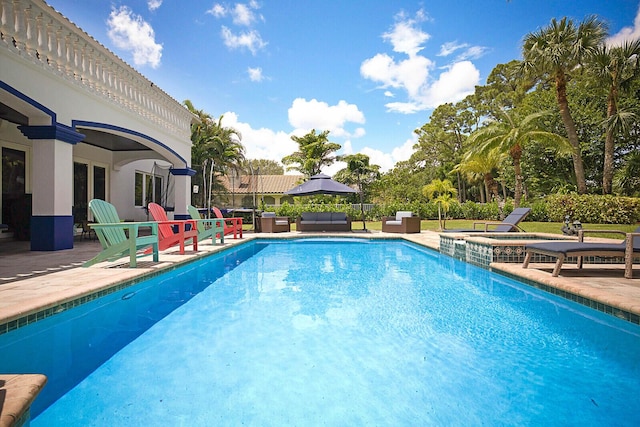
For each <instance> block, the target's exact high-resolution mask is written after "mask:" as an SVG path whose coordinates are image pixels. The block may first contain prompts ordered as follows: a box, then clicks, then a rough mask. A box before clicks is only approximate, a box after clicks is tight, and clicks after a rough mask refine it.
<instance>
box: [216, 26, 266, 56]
mask: <svg viewBox="0 0 640 427" xmlns="http://www.w3.org/2000/svg"><path fill="white" fill-rule="evenodd" d="M221 34H222V40H223V41H224V45H225V46H227V47H228V48H229V49H232V50H233V49H242V48H246V49H248V50H249V51H250V52H251V53H252V54H253V55H255V54H256V53H257V52H258V50H260V49H262V48H264V47H265V46H266V45H267V43H266V42H265V41H264V40H262V37H260V33H258V32H257V31H255V30H250V31H245V32H241V33H239V34H234V33H233V32H232V31H231V30H230V29H229V28H227V27H225V26H223V27H222V30H221Z"/></svg>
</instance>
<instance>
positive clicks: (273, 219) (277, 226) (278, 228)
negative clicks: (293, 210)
mask: <svg viewBox="0 0 640 427" xmlns="http://www.w3.org/2000/svg"><path fill="white" fill-rule="evenodd" d="M260 230H261V231H262V232H263V233H282V232H287V231H291V223H290V222H289V217H287V216H276V213H275V212H263V213H262V217H261V218H260Z"/></svg>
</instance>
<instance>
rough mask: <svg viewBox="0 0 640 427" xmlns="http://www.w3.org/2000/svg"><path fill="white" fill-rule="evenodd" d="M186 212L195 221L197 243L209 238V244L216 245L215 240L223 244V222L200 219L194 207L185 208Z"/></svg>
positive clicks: (215, 219) (218, 219)
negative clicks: (217, 239)
mask: <svg viewBox="0 0 640 427" xmlns="http://www.w3.org/2000/svg"><path fill="white" fill-rule="evenodd" d="M187 211H188V212H189V215H190V216H191V219H193V220H195V221H196V228H197V229H198V241H201V240H204V239H206V238H209V237H211V243H213V244H215V243H216V238H219V239H220V243H224V225H223V223H224V221H223V220H221V219H220V218H202V215H200V211H198V208H196V207H195V206H191V205H189V206H187Z"/></svg>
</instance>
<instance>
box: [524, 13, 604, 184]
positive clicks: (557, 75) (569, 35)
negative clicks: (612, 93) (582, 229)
mask: <svg viewBox="0 0 640 427" xmlns="http://www.w3.org/2000/svg"><path fill="white" fill-rule="evenodd" d="M606 33H607V28H606V26H605V24H604V23H603V22H601V21H600V20H598V18H597V17H595V16H590V17H588V18H586V19H585V20H584V21H582V22H581V23H580V24H579V25H578V26H576V25H575V23H574V22H573V21H572V20H570V19H567V18H566V17H564V18H562V19H561V20H560V21H557V20H556V19H555V18H554V19H552V20H551V23H550V24H549V25H548V26H547V27H545V28H542V29H540V30H538V31H536V32H533V33H529V34H527V35H526V36H525V38H524V43H523V46H522V54H523V57H524V60H523V62H522V68H523V70H524V71H525V72H526V73H527V74H533V75H537V76H539V77H542V76H544V75H548V76H550V77H551V78H553V80H554V82H555V87H556V100H557V102H558V107H559V109H560V117H561V118H562V123H563V124H564V127H565V129H566V131H567V137H568V139H569V142H570V143H571V145H572V146H573V153H572V157H573V168H574V171H575V174H576V183H577V185H578V193H580V194H584V193H586V192H587V183H586V180H585V173H584V165H583V163H582V153H581V151H580V141H579V139H578V133H577V131H576V125H575V122H574V121H573V117H572V116H571V110H570V109H569V101H568V99H567V81H568V79H569V76H570V74H571V73H572V72H574V71H576V70H580V69H581V64H582V63H583V61H584V60H585V58H586V57H587V56H588V55H590V54H592V53H593V52H594V51H595V50H596V48H597V47H598V46H599V45H600V44H601V43H602V42H603V40H604V37H605V36H606Z"/></svg>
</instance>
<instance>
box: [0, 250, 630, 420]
mask: <svg viewBox="0 0 640 427" xmlns="http://www.w3.org/2000/svg"><path fill="white" fill-rule="evenodd" d="M14 333H16V334H14ZM7 337H9V339H7ZM136 337H137V338H136ZM131 340H133V341H131ZM129 341H131V342H130V343H129ZM7 342H11V343H12V345H14V346H10V345H8V344H7ZM127 343H128V344H127ZM15 345H19V347H15ZM123 346H124V347H123ZM23 355H28V356H29V357H24V356H23ZM0 366H1V367H2V370H3V371H6V370H7V367H10V368H11V369H16V370H17V371H19V372H44V373H45V374H47V375H48V376H49V378H50V382H49V384H48V385H47V387H45V390H44V391H43V395H41V396H40V397H38V399H37V400H36V404H35V405H34V407H33V415H34V419H33V420H32V425H33V426H36V427H37V426H55V425H66V426H68V425H88V424H91V425H109V426H113V425H240V424H248V425H317V424H325V425H479V424H487V425H598V426H601V425H638V423H639V422H640V414H639V413H638V410H637V408H638V407H639V403H640V397H639V396H640V327H638V326H637V325H633V324H630V323H628V322H624V321H622V320H619V319H616V318H614V317H612V316H607V315H606V314H603V313H600V312H597V311H594V310H590V309H588V308H585V307H583V306H580V305H578V304H574V303H572V302H570V301H566V300H562V299H560V298H558V297H555V296H552V295H549V294H545V293H544V292H542V291H539V290H537V289H533V288H530V287H528V286H526V285H523V284H520V283H518V282H516V281H513V280H510V279H508V278H505V277H502V276H499V275H496V274H494V273H491V272H489V271H487V270H483V269H480V268H476V267H474V266H471V265H468V264H465V263H462V262H459V261H457V260H455V259H452V258H449V257H447V256H443V255H440V254H438V253H436V252H433V251H430V250H427V249H423V248H421V247H419V246H416V245H413V244H409V243H405V242H401V241H369V240H364V239H352V240H344V239H343V241H340V242H336V241H334V240H331V239H328V238H325V239H311V240H307V239H300V240H292V241H281V242H274V241H252V242H247V243H245V244H243V245H241V246H239V247H238V248H237V249H235V250H233V251H228V252H224V253H221V254H216V255H212V256H211V257H208V258H206V259H204V260H202V261H198V262H196V263H193V264H190V265H187V266H185V267H182V268H179V269H177V270H175V271H173V272H172V273H169V274H168V275H162V276H158V277H156V278H154V279H152V280H150V281H148V282H143V283H140V284H138V285H135V286H134V287H132V288H129V289H126V290H123V291H121V292H119V293H115V294H112V295H109V296H107V297H105V298H103V299H100V300H96V301H93V302H92V303H89V304H86V305H85V306H83V307H78V308H76V309H73V310H69V311H68V312H65V313H61V315H60V317H56V316H54V317H52V318H49V319H45V320H44V321H42V322H37V323H35V324H33V325H29V326H27V327H25V328H21V329H19V330H17V331H14V332H12V333H9V334H4V335H3V336H0ZM53 389H57V390H60V391H58V392H57V393H58V395H59V394H60V393H62V394H63V395H62V396H61V397H60V398H58V397H59V396H58V395H56V393H54V392H53V391H52V390H53ZM45 393H46V394H45ZM41 399H42V401H41ZM56 399H57V400H56ZM54 400H56V401H55V402H54V403H53V404H51V405H50V403H51V402H53V401H54ZM49 405H50V406H49Z"/></svg>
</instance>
